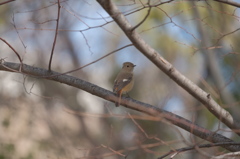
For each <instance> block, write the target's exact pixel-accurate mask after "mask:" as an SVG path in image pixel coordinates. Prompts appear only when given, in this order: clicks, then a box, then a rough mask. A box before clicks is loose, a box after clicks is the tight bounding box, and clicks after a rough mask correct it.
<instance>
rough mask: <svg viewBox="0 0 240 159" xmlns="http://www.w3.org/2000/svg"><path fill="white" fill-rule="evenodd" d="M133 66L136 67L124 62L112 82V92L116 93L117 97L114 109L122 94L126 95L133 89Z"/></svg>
mask: <svg viewBox="0 0 240 159" xmlns="http://www.w3.org/2000/svg"><path fill="white" fill-rule="evenodd" d="M135 66H136V65H134V64H133V63H131V62H124V63H123V65H122V69H121V70H120V72H119V73H118V75H117V77H116V79H115V81H114V85H113V92H114V93H116V94H117V96H118V97H119V98H118V102H116V103H115V105H116V107H118V106H119V103H120V101H121V97H122V94H126V93H128V92H129V91H131V90H132V88H133V85H134V79H133V69H134V67H135Z"/></svg>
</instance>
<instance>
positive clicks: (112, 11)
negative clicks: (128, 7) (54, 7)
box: [97, 0, 240, 135]
mask: <svg viewBox="0 0 240 159" xmlns="http://www.w3.org/2000/svg"><path fill="white" fill-rule="evenodd" d="M97 1H98V3H99V4H100V5H101V6H102V7H103V8H104V9H105V11H106V12H108V14H109V15H110V16H111V17H112V18H113V19H114V21H115V22H116V23H117V24H118V25H119V27H120V28H121V29H122V30H123V32H124V33H125V34H126V36H127V37H128V38H129V40H130V41H131V42H132V43H133V45H134V46H135V47H136V48H137V49H138V50H139V51H140V52H142V53H143V54H144V55H145V56H146V57H147V58H148V59H149V60H150V61H152V62H153V63H154V64H155V65H156V66H157V67H158V68H159V69H161V70H162V71H163V72H165V74H166V75H168V76H169V77H170V78H171V79H172V80H174V81H175V82H176V83H177V84H178V85H180V86H181V87H182V88H184V89H185V90H186V91H187V92H188V93H189V94H191V95H192V96H194V97H195V98H196V99H197V100H199V101H200V102H201V103H202V104H203V105H205V106H206V108H207V109H208V110H209V111H210V112H212V113H213V114H214V115H215V116H216V117H217V118H218V119H219V120H221V121H222V122H223V123H224V124H226V125H227V126H228V127H229V128H231V129H232V130H233V131H235V132H236V133H237V134H239V135H240V132H237V131H236V130H239V129H240V124H239V123H238V122H236V121H235V120H234V119H233V117H232V116H231V114H230V113H229V112H228V111H226V110H225V109H222V108H221V106H220V105H218V104H217V103H216V102H215V101H214V100H213V99H212V98H211V96H210V94H208V93H206V92H204V91H203V90H202V89H201V88H199V87H198V86H197V85H196V84H194V83H193V82H192V81H190V80H189V79H188V78H186V77H185V76H184V75H182V74H181V73H180V72H179V71H178V70H177V69H176V68H174V67H173V66H172V64H171V63H169V62H168V61H166V60H165V59H164V58H163V57H161V56H160V54H159V53H158V52H157V51H156V50H154V49H153V48H151V47H150V46H149V45H148V44H147V43H146V42H145V41H144V40H143V39H142V38H141V37H140V35H139V34H138V33H137V32H136V31H135V30H134V31H131V30H132V26H131V24H130V23H129V22H128V20H127V19H126V18H125V17H124V15H123V14H122V13H121V12H120V11H119V10H118V8H117V7H116V5H114V4H113V3H112V1H111V0H97Z"/></svg>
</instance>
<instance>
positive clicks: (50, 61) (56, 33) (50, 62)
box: [48, 0, 61, 71]
mask: <svg viewBox="0 0 240 159" xmlns="http://www.w3.org/2000/svg"><path fill="white" fill-rule="evenodd" d="M60 9H61V5H60V0H58V15H57V24H56V30H55V36H54V41H53V47H52V51H51V55H50V59H49V65H48V70H49V71H51V64H52V58H53V53H54V49H55V45H56V41H57V36H58V25H59V20H60Z"/></svg>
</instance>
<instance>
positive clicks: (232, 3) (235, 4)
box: [214, 0, 240, 8]
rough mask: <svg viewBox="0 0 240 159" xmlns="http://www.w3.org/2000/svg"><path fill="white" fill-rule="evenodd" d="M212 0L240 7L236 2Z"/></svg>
mask: <svg viewBox="0 0 240 159" xmlns="http://www.w3.org/2000/svg"><path fill="white" fill-rule="evenodd" d="M214 1H216V2H219V3H225V4H228V5H231V6H234V7H238V8H240V3H237V2H233V1H229V0H214Z"/></svg>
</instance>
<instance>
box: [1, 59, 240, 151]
mask: <svg viewBox="0 0 240 159" xmlns="http://www.w3.org/2000/svg"><path fill="white" fill-rule="evenodd" d="M20 66H21V65H20V64H17V63H11V62H2V63H1V64H0V70H2V71H10V72H12V70H19V68H20ZM22 73H24V74H26V75H29V76H35V77H45V79H48V80H52V81H56V82H60V83H64V84H66V85H69V86H72V87H75V88H79V89H81V90H84V91H86V92H88V93H91V94H93V95H95V96H98V97H101V98H104V99H106V100H108V101H111V102H116V101H118V96H116V95H115V94H114V93H113V92H111V91H108V90H106V89H103V88H101V87H99V86H97V85H94V84H92V83H89V82H87V81H84V80H81V79H78V78H76V77H73V76H69V75H60V76H59V73H58V72H53V71H51V72H49V71H48V70H46V69H42V68H38V67H33V66H29V65H26V64H23V65H22ZM49 75H54V76H53V77H52V78H48V77H47V76H49ZM120 103H121V105H123V106H125V107H126V108H129V109H132V110H136V111H139V112H142V113H144V114H148V115H151V116H153V117H159V118H163V119H166V120H167V121H169V122H170V123H172V124H174V125H176V126H178V127H180V128H182V129H184V130H186V131H188V132H190V133H192V134H194V135H196V136H198V137H199V138H202V139H204V140H207V141H209V142H212V143H219V142H233V141H232V140H231V139H229V138H227V137H225V136H222V135H220V134H218V133H215V132H212V131H209V130H207V129H205V128H202V127H200V126H198V125H196V124H194V123H192V122H191V121H189V120H186V119H184V118H182V117H180V116H177V115H175V114H173V113H171V112H168V111H165V110H162V109H160V108H157V107H154V106H152V105H150V104H147V103H143V102H140V101H137V100H134V99H132V98H128V97H122V99H121V102H120ZM222 147H224V148H225V149H227V150H229V151H240V145H223V146H222Z"/></svg>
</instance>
